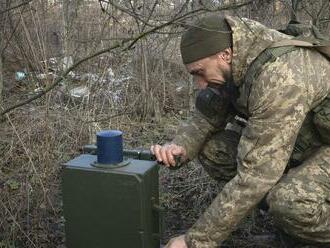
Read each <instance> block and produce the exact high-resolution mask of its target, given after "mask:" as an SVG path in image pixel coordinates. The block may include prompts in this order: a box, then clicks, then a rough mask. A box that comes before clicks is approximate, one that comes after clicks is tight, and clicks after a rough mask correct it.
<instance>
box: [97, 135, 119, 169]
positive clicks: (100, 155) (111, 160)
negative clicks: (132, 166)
mask: <svg viewBox="0 0 330 248" xmlns="http://www.w3.org/2000/svg"><path fill="white" fill-rule="evenodd" d="M96 144H97V162H98V163H100V164H118V163H121V162H123V132H121V131H119V130H103V131H100V132H97V133H96Z"/></svg>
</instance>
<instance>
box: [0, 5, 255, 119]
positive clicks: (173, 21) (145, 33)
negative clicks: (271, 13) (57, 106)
mask: <svg viewBox="0 0 330 248" xmlns="http://www.w3.org/2000/svg"><path fill="white" fill-rule="evenodd" d="M253 1H254V0H250V1H247V2H244V3H241V4H236V5H235V4H234V5H226V6H223V7H219V8H216V9H205V8H201V9H197V10H193V11H191V12H188V13H186V14H184V15H182V16H179V17H176V18H174V19H172V20H170V21H167V22H165V23H163V24H161V25H158V26H156V27H154V28H151V29H150V30H148V31H146V32H144V33H141V34H138V35H137V36H136V37H134V38H131V39H127V40H122V41H121V42H118V43H117V44H115V45H113V46H112V47H109V48H106V49H103V50H101V51H98V52H96V53H94V54H92V55H90V56H87V57H85V58H83V59H81V60H79V61H78V62H77V63H75V64H74V65H72V66H71V67H69V68H68V69H67V70H65V71H64V73H63V74H62V75H61V76H60V77H59V78H58V79H57V80H56V81H55V82H54V83H53V84H51V85H49V86H48V87H46V88H45V89H43V91H42V92H40V93H38V94H36V95H35V96H33V97H31V98H29V99H27V100H25V101H22V102H20V103H18V104H15V105H14V106H11V107H9V108H7V109H5V110H3V111H2V112H1V114H0V115H4V114H6V113H8V112H10V111H12V110H14V109H16V108H18V107H21V106H24V105H26V104H28V103H30V102H32V101H34V100H36V99H38V98H40V97H41V96H43V95H45V94H46V93H48V92H49V91H51V90H52V89H54V88H55V87H56V86H58V85H59V84H60V82H61V81H62V80H63V79H65V77H66V76H67V75H68V74H69V72H71V71H72V70H73V69H75V68H76V67H78V66H79V65H81V64H82V63H84V62H85V61H87V60H90V59H91V58H94V57H97V56H99V55H101V54H103V53H106V52H110V51H111V50H114V49H116V48H119V47H122V46H123V45H124V44H126V43H127V42H129V41H132V42H131V43H130V44H129V45H128V46H127V47H125V48H123V50H122V51H127V50H129V49H131V48H132V47H133V46H134V45H135V44H136V42H138V41H139V40H140V39H142V38H144V37H146V36H147V35H149V34H151V33H154V32H155V31H157V30H159V29H162V28H164V27H167V26H169V25H171V24H173V23H176V22H180V21H183V20H185V19H187V18H189V17H191V16H192V15H195V14H197V13H199V12H216V11H221V10H228V9H235V8H239V7H242V6H245V5H248V4H250V3H252V2H253Z"/></svg>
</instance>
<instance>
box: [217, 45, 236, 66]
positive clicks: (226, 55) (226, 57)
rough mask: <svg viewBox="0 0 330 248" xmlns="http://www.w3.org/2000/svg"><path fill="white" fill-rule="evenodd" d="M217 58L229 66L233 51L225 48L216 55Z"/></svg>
mask: <svg viewBox="0 0 330 248" xmlns="http://www.w3.org/2000/svg"><path fill="white" fill-rule="evenodd" d="M218 56H219V58H220V59H221V60H223V61H224V62H226V63H228V64H231V62H232V59H233V51H232V49H231V48H226V49H225V50H223V51H221V52H219V53H218Z"/></svg>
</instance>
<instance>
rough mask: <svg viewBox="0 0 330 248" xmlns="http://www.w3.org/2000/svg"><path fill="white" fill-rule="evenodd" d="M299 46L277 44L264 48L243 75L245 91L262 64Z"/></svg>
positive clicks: (272, 60) (258, 72)
mask: <svg viewBox="0 0 330 248" xmlns="http://www.w3.org/2000/svg"><path fill="white" fill-rule="evenodd" d="M297 49H299V47H297V46H294V45H287V46H278V47H269V48H266V49H265V50H264V51H263V52H261V54H259V55H258V57H257V58H256V59H255V60H254V61H253V62H252V63H251V65H250V66H249V68H248V70H247V72H246V74H245V77H244V87H246V90H247V91H246V92H249V91H250V88H251V85H252V82H253V81H254V80H255V79H256V78H257V77H258V76H259V74H260V73H261V71H262V66H263V65H265V64H266V63H267V62H274V61H275V60H276V59H277V58H278V57H280V56H282V55H284V54H286V53H289V52H292V51H295V50H297Z"/></svg>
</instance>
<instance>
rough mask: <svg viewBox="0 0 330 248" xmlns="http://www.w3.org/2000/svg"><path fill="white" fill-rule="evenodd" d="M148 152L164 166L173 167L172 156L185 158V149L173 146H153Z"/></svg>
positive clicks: (173, 160) (173, 159) (174, 162)
mask: <svg viewBox="0 0 330 248" xmlns="http://www.w3.org/2000/svg"><path fill="white" fill-rule="evenodd" d="M150 151H151V152H152V153H153V154H154V155H155V156H156V158H157V160H158V162H162V163H163V164H164V165H165V166H175V164H176V161H175V157H174V156H183V157H185V156H186V151H185V149H184V148H183V147H182V146H178V145H175V144H166V145H163V146H160V145H153V146H151V147H150Z"/></svg>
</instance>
